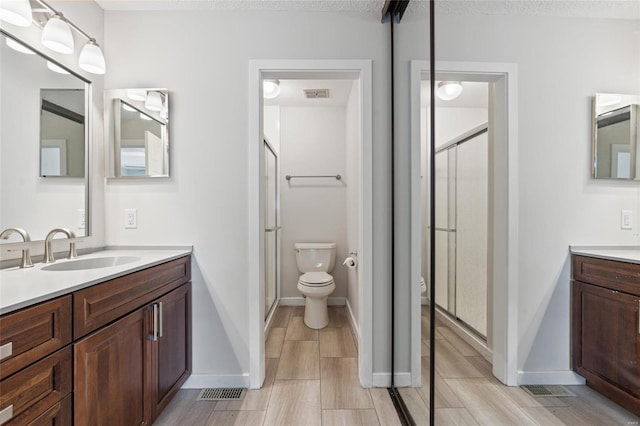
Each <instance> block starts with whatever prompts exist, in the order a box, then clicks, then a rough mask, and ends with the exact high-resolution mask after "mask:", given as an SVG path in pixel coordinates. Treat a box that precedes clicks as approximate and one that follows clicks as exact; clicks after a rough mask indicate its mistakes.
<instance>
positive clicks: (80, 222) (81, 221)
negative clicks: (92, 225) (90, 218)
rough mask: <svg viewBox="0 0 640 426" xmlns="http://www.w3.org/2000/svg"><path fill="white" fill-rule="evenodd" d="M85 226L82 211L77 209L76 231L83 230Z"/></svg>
mask: <svg viewBox="0 0 640 426" xmlns="http://www.w3.org/2000/svg"><path fill="white" fill-rule="evenodd" d="M86 225H87V224H86V218H85V215H84V209H78V229H84V228H85V226H86Z"/></svg>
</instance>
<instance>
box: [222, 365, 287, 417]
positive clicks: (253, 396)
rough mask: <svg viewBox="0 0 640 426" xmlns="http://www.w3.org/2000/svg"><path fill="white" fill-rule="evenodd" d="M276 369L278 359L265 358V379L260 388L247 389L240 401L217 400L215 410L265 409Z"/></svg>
mask: <svg viewBox="0 0 640 426" xmlns="http://www.w3.org/2000/svg"><path fill="white" fill-rule="evenodd" d="M277 370H278V360H277V359H276V358H267V359H266V360H265V379H264V384H263V385H262V388H260V389H248V390H247V392H246V394H245V395H244V398H243V399H242V400H241V401H218V403H217V404H216V406H215V408H214V410H215V411H248V410H251V411H265V410H266V409H267V406H268V405H269V398H270V396H271V389H272V388H273V383H274V381H275V378H276V371H277Z"/></svg>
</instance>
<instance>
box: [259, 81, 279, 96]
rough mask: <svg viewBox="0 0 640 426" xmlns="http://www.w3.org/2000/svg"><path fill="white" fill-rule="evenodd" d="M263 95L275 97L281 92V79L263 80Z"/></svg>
mask: <svg viewBox="0 0 640 426" xmlns="http://www.w3.org/2000/svg"><path fill="white" fill-rule="evenodd" d="M262 91H263V93H262V96H264V98H265V99H273V98H275V97H276V96H278V95H279V94H280V80H264V81H263V82H262Z"/></svg>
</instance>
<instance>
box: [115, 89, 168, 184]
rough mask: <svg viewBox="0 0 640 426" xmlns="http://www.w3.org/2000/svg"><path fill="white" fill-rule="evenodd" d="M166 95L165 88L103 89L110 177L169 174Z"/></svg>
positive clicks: (161, 175)
mask: <svg viewBox="0 0 640 426" xmlns="http://www.w3.org/2000/svg"><path fill="white" fill-rule="evenodd" d="M168 95H169V93H168V91H167V89H124V90H110V91H107V94H106V96H105V102H106V103H107V115H108V117H107V118H106V121H107V123H109V124H108V126H109V128H110V131H109V133H110V135H109V140H110V145H111V149H110V150H109V151H110V163H111V165H110V167H109V168H110V173H111V177H168V176H169V130H168V124H169V107H168V104H169V99H168ZM109 111H110V112H111V113H110V114H109Z"/></svg>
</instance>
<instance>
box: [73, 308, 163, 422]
mask: <svg viewBox="0 0 640 426" xmlns="http://www.w3.org/2000/svg"><path fill="white" fill-rule="evenodd" d="M148 312H149V311H148V309H146V308H143V309H139V310H137V311H134V312H132V313H131V314H129V315H127V316H126V317H124V318H122V319H120V320H118V321H116V322H114V323H113V324H111V325H109V326H107V327H104V328H103V329H101V330H99V331H97V332H95V333H93V334H91V335H89V336H87V337H85V338H84V339H82V340H80V341H79V342H77V343H76V344H75V345H74V347H75V354H74V367H75V377H74V379H75V387H74V424H76V425H105V426H106V425H108V426H112V425H127V426H129V425H143V424H150V420H151V406H150V404H149V403H148V401H149V399H148V398H149V396H148V394H147V393H148V391H147V389H148V383H150V382H149V381H148V380H149V378H150V362H149V361H150V359H149V353H150V350H151V346H150V345H151V341H150V340H148V338H147V337H148V336H147V335H148V333H149V328H148V326H147V323H148V321H147V317H148Z"/></svg>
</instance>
